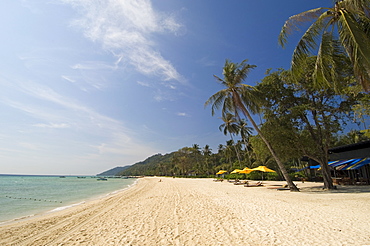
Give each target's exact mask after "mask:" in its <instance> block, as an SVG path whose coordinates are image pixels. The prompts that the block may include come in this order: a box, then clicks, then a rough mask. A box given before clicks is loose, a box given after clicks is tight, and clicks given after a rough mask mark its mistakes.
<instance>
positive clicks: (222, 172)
mask: <svg viewBox="0 0 370 246" xmlns="http://www.w3.org/2000/svg"><path fill="white" fill-rule="evenodd" d="M224 173H227V171H225V170H220V171H218V172H217V173H216V175H219V174H224Z"/></svg>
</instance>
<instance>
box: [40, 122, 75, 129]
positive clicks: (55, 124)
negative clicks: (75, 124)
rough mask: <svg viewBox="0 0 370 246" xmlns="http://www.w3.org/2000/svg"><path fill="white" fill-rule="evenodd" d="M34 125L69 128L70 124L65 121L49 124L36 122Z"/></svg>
mask: <svg viewBox="0 0 370 246" xmlns="http://www.w3.org/2000/svg"><path fill="white" fill-rule="evenodd" d="M33 126H36V127H41V128H69V127H70V125H69V124H65V123H59V124H58V123H49V124H42V123H40V124H34V125H33Z"/></svg>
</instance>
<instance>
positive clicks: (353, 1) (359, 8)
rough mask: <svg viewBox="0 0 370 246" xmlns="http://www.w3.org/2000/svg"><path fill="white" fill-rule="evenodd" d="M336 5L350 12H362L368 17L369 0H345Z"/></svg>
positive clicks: (369, 9) (369, 10) (369, 11)
mask: <svg viewBox="0 0 370 246" xmlns="http://www.w3.org/2000/svg"><path fill="white" fill-rule="evenodd" d="M338 6H339V8H342V9H346V10H347V11H349V12H351V13H363V14H365V15H367V16H368V17H369V13H370V0H345V1H340V2H338Z"/></svg>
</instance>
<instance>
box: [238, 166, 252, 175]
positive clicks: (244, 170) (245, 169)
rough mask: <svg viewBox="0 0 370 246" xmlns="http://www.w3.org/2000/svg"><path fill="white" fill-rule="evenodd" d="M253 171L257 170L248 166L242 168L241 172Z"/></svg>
mask: <svg viewBox="0 0 370 246" xmlns="http://www.w3.org/2000/svg"><path fill="white" fill-rule="evenodd" d="M253 171H255V170H254V169H250V168H248V167H246V168H244V169H243V170H241V171H240V172H239V173H246V174H248V173H251V172H253Z"/></svg>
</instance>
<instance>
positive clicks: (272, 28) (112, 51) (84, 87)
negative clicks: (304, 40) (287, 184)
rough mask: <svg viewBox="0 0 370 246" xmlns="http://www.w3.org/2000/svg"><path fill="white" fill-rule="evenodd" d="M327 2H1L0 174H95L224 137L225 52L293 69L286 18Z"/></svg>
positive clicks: (261, 67) (254, 76) (257, 76)
mask: <svg viewBox="0 0 370 246" xmlns="http://www.w3.org/2000/svg"><path fill="white" fill-rule="evenodd" d="M331 3H332V1H331V0H325V1H322V0H310V1H307V0H285V1H276V0H268V1H250V0H233V1H214V0H188V1H180V0H161V1H149V0H137V1H132V0H100V1H99V0H54V1H46V0H12V1H1V3H0V27H1V28H0V30H1V32H2V38H1V39H0V47H1V48H0V55H1V58H2V59H1V61H0V63H1V64H0V86H1V90H0V112H1V120H0V160H1V161H0V173H9V174H65V175H69V174H75V175H83V174H87V175H90V174H96V173H99V172H102V171H105V170H107V169H110V168H113V167H116V166H124V165H129V164H133V163H135V162H138V161H142V160H144V159H145V158H147V157H148V156H151V155H153V154H156V153H162V154H165V153H169V152H172V151H176V150H178V149H180V148H182V147H185V146H191V145H193V144H195V143H196V144H199V145H200V147H204V145H206V144H208V145H210V146H211V148H212V149H213V150H214V151H216V150H217V146H218V145H219V144H220V143H224V142H225V141H226V140H227V139H228V138H227V137H225V136H223V135H222V133H221V132H220V131H219V130H218V127H219V125H220V124H221V123H222V122H221V120H220V119H218V117H217V116H216V117H212V116H211V111H210V108H206V109H205V108H204V102H205V101H206V100H207V99H208V98H209V97H210V96H211V95H213V94H214V93H215V92H217V91H218V90H220V89H221V87H220V86H219V84H218V83H217V82H216V81H215V80H214V78H213V74H216V75H218V76H222V67H223V65H224V62H225V59H231V60H232V61H233V62H241V61H242V60H244V59H248V60H249V63H250V64H254V65H257V68H256V69H254V70H253V71H252V72H251V73H250V76H249V78H248V80H247V83H249V84H252V85H253V84H255V83H256V82H257V81H259V80H261V79H262V78H263V77H264V72H265V71H266V69H268V68H279V67H283V68H289V63H290V58H291V54H292V50H293V47H294V46H295V44H296V40H297V39H296V38H294V37H293V38H292V39H291V40H290V41H291V42H290V43H289V45H288V46H287V48H286V49H282V48H281V47H279V46H278V44H277V36H278V34H279V32H280V29H281V27H282V25H283V24H284V21H285V20H286V19H288V18H289V16H291V15H293V14H297V13H300V12H303V11H305V10H308V9H312V8H316V7H320V6H331Z"/></svg>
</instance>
